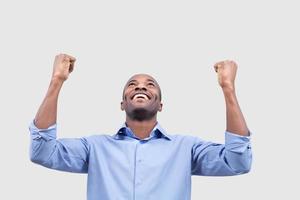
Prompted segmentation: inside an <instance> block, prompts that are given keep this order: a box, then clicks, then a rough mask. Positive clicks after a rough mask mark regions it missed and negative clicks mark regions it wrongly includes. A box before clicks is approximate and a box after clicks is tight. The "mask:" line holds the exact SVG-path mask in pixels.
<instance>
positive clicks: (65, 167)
mask: <svg viewBox="0 0 300 200" xmlns="http://www.w3.org/2000/svg"><path fill="white" fill-rule="evenodd" d="M74 62H75V58H73V57H72V56H69V55H66V54H60V55H57V56H56V57H55V61H54V66H53V73H52V77H51V82H50V86H49V88H48V91H47V94H46V97H45V98H44V100H43V102H42V104H41V106H40V108H39V110H38V112H37V114H36V116H35V119H34V121H33V122H32V123H31V124H30V127H29V130H30V134H31V145H30V160H31V161H32V162H34V163H37V164H40V165H43V166H45V167H48V168H51V169H57V170H62V171H69V172H78V173H86V172H87V168H88V161H87V160H88V159H87V157H88V151H89V147H88V142H87V139H86V138H65V139H57V138H56V135H57V134H56V133H57V127H56V117H57V101H58V95H59V92H60V89H61V87H62V85H63V83H64V81H66V80H67V78H68V76H69V74H70V73H71V72H72V71H73V68H74Z"/></svg>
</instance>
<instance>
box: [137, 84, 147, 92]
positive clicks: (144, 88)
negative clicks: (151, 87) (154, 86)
mask: <svg viewBox="0 0 300 200" xmlns="http://www.w3.org/2000/svg"><path fill="white" fill-rule="evenodd" d="M134 90H135V91H139V90H144V91H147V88H146V87H145V85H144V84H138V85H137V86H136V87H135V88H134Z"/></svg>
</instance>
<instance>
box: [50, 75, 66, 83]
mask: <svg viewBox="0 0 300 200" xmlns="http://www.w3.org/2000/svg"><path fill="white" fill-rule="evenodd" d="M64 82H65V80H64V79H63V78H61V77H58V76H52V78H51V84H55V85H56V84H63V83H64Z"/></svg>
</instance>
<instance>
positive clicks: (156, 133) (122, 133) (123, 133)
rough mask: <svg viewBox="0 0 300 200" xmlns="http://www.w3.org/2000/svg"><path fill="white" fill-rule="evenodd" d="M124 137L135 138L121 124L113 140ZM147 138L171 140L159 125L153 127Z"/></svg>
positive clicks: (124, 125)
mask: <svg viewBox="0 0 300 200" xmlns="http://www.w3.org/2000/svg"><path fill="white" fill-rule="evenodd" d="M124 136H129V137H133V138H136V137H135V135H134V134H133V133H132V131H131V130H130V128H129V127H128V126H127V125H126V123H123V124H122V125H121V126H120V128H119V129H118V132H117V133H116V134H115V135H113V137H114V138H115V139H123V138H124ZM149 137H157V138H160V137H163V138H165V139H167V140H171V137H170V136H169V135H168V134H167V133H166V131H165V130H164V129H163V128H162V127H161V125H160V124H159V123H157V124H156V125H155V127H154V128H153V130H152V131H151V133H150V136H149Z"/></svg>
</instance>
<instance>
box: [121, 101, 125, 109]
mask: <svg viewBox="0 0 300 200" xmlns="http://www.w3.org/2000/svg"><path fill="white" fill-rule="evenodd" d="M121 110H122V111H123V110H124V103H123V101H121Z"/></svg>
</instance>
